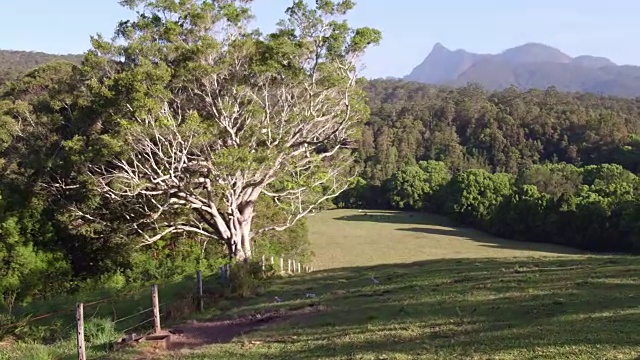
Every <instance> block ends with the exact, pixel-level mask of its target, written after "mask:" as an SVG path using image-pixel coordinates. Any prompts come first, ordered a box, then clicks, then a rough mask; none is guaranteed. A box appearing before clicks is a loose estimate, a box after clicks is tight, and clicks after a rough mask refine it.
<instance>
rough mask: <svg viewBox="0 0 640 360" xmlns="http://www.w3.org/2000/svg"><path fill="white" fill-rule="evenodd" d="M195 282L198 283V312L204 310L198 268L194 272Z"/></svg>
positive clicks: (200, 276)
mask: <svg viewBox="0 0 640 360" xmlns="http://www.w3.org/2000/svg"><path fill="white" fill-rule="evenodd" d="M196 282H197V283H198V309H199V310H200V312H203V311H204V299H203V298H202V297H203V296H202V271H201V270H198V272H197V273H196Z"/></svg>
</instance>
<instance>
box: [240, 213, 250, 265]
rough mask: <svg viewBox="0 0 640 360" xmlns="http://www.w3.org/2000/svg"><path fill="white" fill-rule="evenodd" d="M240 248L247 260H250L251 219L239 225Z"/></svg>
mask: <svg viewBox="0 0 640 360" xmlns="http://www.w3.org/2000/svg"><path fill="white" fill-rule="evenodd" d="M240 247H241V248H242V252H243V253H244V255H245V256H246V257H247V258H251V256H252V254H253V251H252V248H251V218H249V219H247V220H244V221H243V222H241V223H240Z"/></svg>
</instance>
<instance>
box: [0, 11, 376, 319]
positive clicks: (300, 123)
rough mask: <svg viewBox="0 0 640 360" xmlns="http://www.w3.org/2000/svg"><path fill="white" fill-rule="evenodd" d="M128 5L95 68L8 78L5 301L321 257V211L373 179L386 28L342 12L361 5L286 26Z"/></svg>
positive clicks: (1, 189)
mask: <svg viewBox="0 0 640 360" xmlns="http://www.w3.org/2000/svg"><path fill="white" fill-rule="evenodd" d="M120 3H121V5H123V6H125V7H127V8H128V9H130V10H131V11H132V12H134V13H135V14H136V15H137V16H136V17H135V18H134V19H131V20H128V21H123V22H120V23H119V24H118V26H117V29H116V32H115V35H114V37H113V40H106V39H105V38H103V37H102V36H95V37H93V38H92V48H91V49H90V50H89V51H88V52H87V53H86V54H85V56H84V57H83V58H82V62H81V63H77V62H75V61H54V62H50V63H48V64H46V65H43V66H40V67H37V68H35V69H33V70H31V71H29V72H27V73H26V74H23V75H22V76H19V77H17V78H16V77H14V76H13V75H12V76H11V80H10V81H8V82H6V83H5V84H4V85H1V86H0V295H1V297H2V298H1V299H0V306H2V305H4V306H5V307H8V308H9V309H10V308H11V307H12V306H13V305H14V304H20V303H25V302H28V301H30V300H33V299H38V298H39V299H42V298H47V297H51V296H56V295H58V294H64V293H71V292H75V291H81V290H91V288H92V287H105V286H112V287H116V288H117V287H121V286H124V285H132V284H138V283H143V282H146V281H150V280H157V279H163V280H168V279H173V278H179V277H181V276H184V275H185V274H189V275H191V274H193V273H194V272H195V269H196V268H203V269H206V268H209V269H215V268H217V265H218V264H219V263H221V262H229V261H249V260H251V257H252V256H255V253H256V252H257V253H258V255H260V254H263V255H278V256H285V257H289V258H296V259H300V260H304V259H305V257H307V256H309V252H310V251H309V246H308V241H307V230H306V226H305V222H304V216H305V215H306V214H307V213H309V212H310V211H313V210H314V209H315V208H317V207H318V206H322V205H323V204H324V203H326V202H327V201H328V200H330V199H332V198H333V197H335V196H336V195H337V194H339V193H340V191H342V190H343V189H344V188H346V187H347V186H348V185H349V179H350V178H351V175H352V174H353V172H354V171H355V167H354V166H353V159H354V157H353V150H352V147H353V144H354V142H356V141H357V137H356V135H357V134H359V133H360V128H361V127H362V124H363V123H364V120H365V118H366V115H367V110H368V108H367V106H366V104H365V97H364V91H363V89H362V86H361V82H360V81H359V80H358V76H357V71H356V70H357V61H358V59H359V58H360V57H361V55H362V53H363V52H364V51H365V50H366V49H367V48H368V47H369V46H370V45H372V44H375V43H377V42H378V41H379V39H380V36H381V35H380V32H379V31H377V30H375V29H371V28H358V29H354V28H351V27H349V25H348V24H347V22H346V21H343V20H340V18H341V17H343V16H344V15H345V14H346V13H347V12H349V11H350V10H351V9H352V8H353V7H354V3H353V2H352V1H349V0H341V1H330V0H326V1H325V0H323V1H319V2H317V4H315V5H313V6H312V5H309V4H307V3H306V2H305V1H302V0H296V1H293V2H292V4H291V6H290V7H289V8H288V9H287V11H286V14H285V18H284V20H283V21H281V22H279V24H278V26H277V28H276V30H275V31H274V32H273V33H270V34H262V33H261V32H259V31H257V30H255V31H254V30H253V29H250V21H251V19H252V15H251V11H250V8H249V7H248V4H249V2H247V1H243V0H242V1H241V0H224V1H216V2H210V1H202V0H187V1H180V2H176V1H156V0H127V1H121V2H120ZM14 55H15V54H14ZM20 59H22V60H20ZM71 60H73V59H71ZM15 61H17V63H18V64H19V65H20V66H14V65H13V63H9V64H7V67H6V68H8V69H10V70H11V71H12V74H13V72H14V70H15V72H21V70H22V69H24V68H25V67H27V66H28V67H30V66H31V65H37V64H36V62H29V60H28V59H25V58H20V57H18V60H15ZM15 61H14V62H15ZM23 65H24V66H23ZM1 320H2V319H0V322H1Z"/></svg>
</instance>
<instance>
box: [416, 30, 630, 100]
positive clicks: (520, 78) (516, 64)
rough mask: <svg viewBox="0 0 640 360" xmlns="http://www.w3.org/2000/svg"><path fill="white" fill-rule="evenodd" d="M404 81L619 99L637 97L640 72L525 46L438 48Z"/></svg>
mask: <svg viewBox="0 0 640 360" xmlns="http://www.w3.org/2000/svg"><path fill="white" fill-rule="evenodd" d="M404 79H405V80H409V81H417V82H421V83H427V84H441V85H452V86H463V85H466V84H468V83H470V82H474V83H479V84H481V85H482V86H484V87H485V88H488V89H491V90H501V89H504V88H507V87H509V86H512V85H513V86H516V87H519V88H521V89H531V88H535V89H546V88H548V87H549V86H555V87H556V88H558V90H561V91H582V92H592V93H602V94H606V95H616V96H624V97H636V96H640V67H638V66H629V65H625V66H618V65H616V64H615V63H614V62H612V61H611V60H609V59H607V58H604V57H596V56H590V55H583V56H578V57H575V58H572V57H571V56H569V55H567V54H565V53H563V52H562V51H560V50H558V49H556V48H553V47H551V46H548V45H545V44H539V43H528V44H524V45H521V46H517V47H514V48H511V49H507V50H505V51H503V52H502V53H500V54H475V53H471V52H467V51H465V50H455V51H452V50H449V49H447V48H446V47H444V46H443V45H442V44H440V43H437V44H435V46H434V47H433V49H432V50H431V53H430V54H429V56H427V58H426V59H425V60H424V61H423V62H422V63H421V64H420V65H418V66H417V67H416V68H414V69H413V71H412V72H411V73H410V74H409V75H407V76H405V78H404Z"/></svg>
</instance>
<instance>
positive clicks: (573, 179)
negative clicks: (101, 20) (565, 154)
mask: <svg viewBox="0 0 640 360" xmlns="http://www.w3.org/2000/svg"><path fill="white" fill-rule="evenodd" d="M336 204H337V205H338V206H342V207H363V208H383V209H398V210H412V211H429V212H435V213H440V214H444V215H447V216H449V217H450V218H452V219H454V220H456V221H458V222H459V223H461V224H465V225H468V226H473V227H476V228H479V229H482V230H485V231H488V232H490V233H492V234H495V235H498V236H502V237H505V238H510V239H516V240H522V241H531V242H551V243H556V244H561V245H567V246H572V247H576V248H580V249H586V250H590V251H606V252H633V253H639V252H640V216H639V215H640V178H639V177H637V176H636V175H635V174H633V173H631V172H630V171H628V170H625V169H624V168H622V166H620V165H617V164H601V165H588V166H585V167H582V168H579V167H576V166H574V165H571V164H566V163H547V164H543V165H533V166H531V167H529V168H527V169H524V170H522V171H521V172H520V173H518V175H512V174H507V173H490V172H488V171H486V170H483V169H467V170H463V171H451V170H450V169H449V167H448V166H447V165H446V164H445V163H444V162H440V161H434V160H430V161H420V162H419V163H418V164H415V165H404V166H402V167H401V168H400V169H398V170H397V171H395V172H394V173H393V174H392V175H391V176H390V177H389V178H388V179H386V180H385V181H383V184H382V185H374V184H371V183H367V182H366V181H364V180H363V179H360V178H359V179H358V180H357V181H356V182H355V184H354V186H353V187H352V188H351V189H349V190H348V191H346V192H344V193H342V194H341V196H340V197H338V198H337V199H336Z"/></svg>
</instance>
